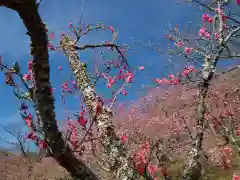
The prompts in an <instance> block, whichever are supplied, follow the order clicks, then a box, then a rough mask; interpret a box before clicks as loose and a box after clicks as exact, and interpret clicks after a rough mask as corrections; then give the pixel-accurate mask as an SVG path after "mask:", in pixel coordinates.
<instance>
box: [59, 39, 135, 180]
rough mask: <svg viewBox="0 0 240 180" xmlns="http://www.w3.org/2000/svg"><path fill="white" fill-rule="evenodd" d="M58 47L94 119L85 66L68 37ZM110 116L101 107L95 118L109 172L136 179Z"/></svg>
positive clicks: (93, 98) (92, 94)
mask: <svg viewBox="0 0 240 180" xmlns="http://www.w3.org/2000/svg"><path fill="white" fill-rule="evenodd" d="M60 45H61V47H62V49H63V51H64V53H65V55H66V56H67V58H68V61H69V64H70V67H71V69H72V71H73V74H74V75H75V77H76V82H77V85H78V87H79V88H80V90H81V92H82V94H83V97H84V101H85V103H86V106H87V109H88V112H89V114H90V116H91V117H92V118H95V115H96V109H95V108H94V107H95V102H96V100H97V97H96V91H95V88H94V87H93V86H92V85H91V84H90V80H89V77H88V76H87V72H86V66H85V65H84V64H83V63H82V62H81V61H80V58H79V56H78V53H77V51H76V48H75V45H74V41H73V40H72V39H71V38H70V37H68V36H65V37H63V38H62V39H61V43H60ZM112 116H113V114H112V111H111V110H110V109H108V108H106V107H103V111H102V113H100V114H99V115H97V116H96V118H95V121H96V125H97V128H98V130H99V131H98V132H99V135H100V136H101V143H102V145H103V146H104V148H105V150H106V152H107V155H108V158H109V159H108V160H109V164H110V166H111V170H112V172H114V174H115V175H116V176H117V177H118V178H119V179H121V180H130V179H138V178H137V177H138V173H137V172H135V170H134V168H133V167H131V166H130V164H129V158H128V156H127V152H126V150H125V148H124V147H123V144H122V142H121V141H120V139H119V137H117V135H116V133H115V129H114V126H113V123H112ZM134 176H135V177H134Z"/></svg>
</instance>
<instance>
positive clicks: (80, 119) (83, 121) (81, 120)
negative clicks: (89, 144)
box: [77, 117, 87, 127]
mask: <svg viewBox="0 0 240 180" xmlns="http://www.w3.org/2000/svg"><path fill="white" fill-rule="evenodd" d="M77 121H78V123H79V124H80V125H81V126H82V127H85V126H86V123H87V120H86V119H85V118H84V117H80V118H79V119H78V120H77Z"/></svg>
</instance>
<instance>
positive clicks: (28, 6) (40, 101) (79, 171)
mask: <svg viewBox="0 0 240 180" xmlns="http://www.w3.org/2000/svg"><path fill="white" fill-rule="evenodd" d="M0 6H6V7H8V8H10V9H13V10H16V11H17V12H18V14H19V16H20V17H21V19H22V20H23V22H24V24H25V26H26V28H27V30H28V35H29V36H30V39H31V54H32V56H33V74H34V81H35V88H34V93H33V100H34V102H35V104H36V109H37V110H38V111H39V113H40V116H41V120H42V124H43V126H42V131H43V132H44V135H45V138H46V140H47V142H48V145H49V147H50V149H51V151H52V152H51V154H52V156H53V157H54V158H55V159H56V161H57V162H58V163H59V164H60V165H61V166H63V167H64V168H66V170H67V171H69V172H70V173H71V175H72V176H73V177H74V178H76V179H83V180H85V179H86V180H91V179H92V180H93V179H94V180H96V179H98V178H97V177H96V176H95V175H94V173H93V172H92V171H91V170H90V169H89V168H88V167H87V166H86V165H85V164H84V163H83V162H82V161H80V160H78V159H77V158H76V157H75V156H74V154H73V152H72V150H71V149H70V148H69V147H68V146H66V145H65V143H64V141H63V139H62V136H61V133H60V131H59V130H58V127H57V123H56V119H55V112H54V99H53V96H52V95H51V90H50V89H51V84H50V77H49V71H50V67H49V55H48V47H47V44H48V39H47V34H46V26H45V24H44V23H43V22H42V20H41V17H40V15H39V13H38V6H37V4H36V2H35V0H15V1H14V0H0Z"/></svg>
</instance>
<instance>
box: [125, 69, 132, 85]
mask: <svg viewBox="0 0 240 180" xmlns="http://www.w3.org/2000/svg"><path fill="white" fill-rule="evenodd" d="M125 76H126V82H128V83H129V82H132V81H133V73H132V72H127V73H126V74H125Z"/></svg>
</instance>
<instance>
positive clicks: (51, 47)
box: [48, 43, 57, 51]
mask: <svg viewBox="0 0 240 180" xmlns="http://www.w3.org/2000/svg"><path fill="white" fill-rule="evenodd" d="M48 48H49V49H50V51H56V50H57V48H56V47H54V45H53V44H52V43H48Z"/></svg>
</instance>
